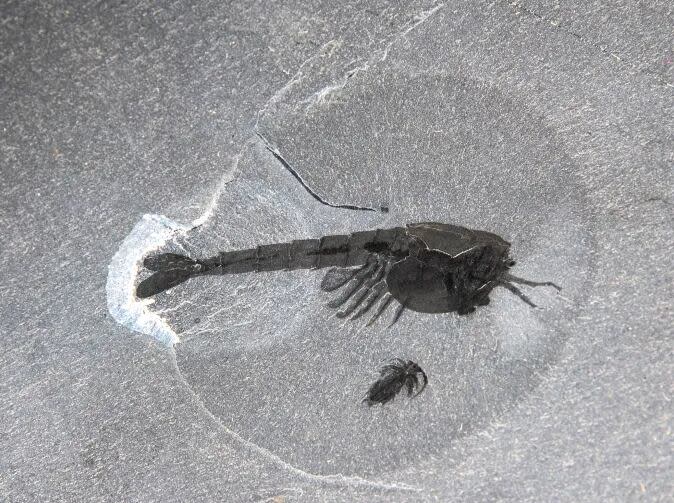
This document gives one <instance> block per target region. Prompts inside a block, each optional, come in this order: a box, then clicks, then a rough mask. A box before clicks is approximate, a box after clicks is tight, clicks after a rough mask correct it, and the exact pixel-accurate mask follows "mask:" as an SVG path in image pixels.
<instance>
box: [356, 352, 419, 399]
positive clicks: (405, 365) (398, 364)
mask: <svg viewBox="0 0 674 503" xmlns="http://www.w3.org/2000/svg"><path fill="white" fill-rule="evenodd" d="M419 374H421V378H422V379H423V384H422V385H421V388H420V389H419V391H417V392H416V393H414V390H415V389H416V388H418V387H419V378H418V377H417V375H419ZM427 384H428V377H426V373H425V372H424V371H423V370H422V369H421V367H420V366H419V365H417V364H416V363H414V362H413V361H412V360H407V361H405V360H402V359H400V358H396V359H395V360H393V361H392V362H391V363H390V364H388V365H385V366H384V367H382V369H381V371H380V375H379V379H377V380H376V381H375V383H374V384H373V385H372V386H370V389H369V390H368V391H367V395H366V396H365V398H364V399H363V402H366V403H367V404H368V405H374V404H376V403H381V404H385V403H386V402H390V401H391V400H393V399H394V398H395V396H396V395H397V394H398V393H400V390H401V389H403V386H404V387H406V388H407V395H408V396H410V397H412V398H414V397H415V396H418V395H419V394H420V393H421V392H422V391H423V390H424V388H426V385H427Z"/></svg>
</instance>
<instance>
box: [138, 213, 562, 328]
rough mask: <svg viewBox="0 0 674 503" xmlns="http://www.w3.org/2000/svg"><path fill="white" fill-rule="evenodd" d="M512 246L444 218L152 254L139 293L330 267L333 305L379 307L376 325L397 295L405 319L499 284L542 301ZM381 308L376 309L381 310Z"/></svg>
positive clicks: (468, 304)
mask: <svg viewBox="0 0 674 503" xmlns="http://www.w3.org/2000/svg"><path fill="white" fill-rule="evenodd" d="M509 251H510V243H508V242H507V241H505V240H504V239H502V238H500V237H499V236H497V235H496V234H492V233H490V232H485V231H480V230H471V229H467V228H465V227H459V226H456V225H448V224H443V223H437V222H424V223H415V224H408V225H407V226H405V227H394V228H392V229H376V230H371V231H363V232H354V233H353V234H349V235H333V236H324V237H322V238H319V239H303V240H295V241H292V242H289V243H276V244H268V245H260V246H257V247H255V248H249V249H245V250H235V251H227V252H222V253H219V254H218V255H216V256H214V257H210V258H205V259H197V258H191V257H187V256H184V255H178V254H174V253H161V254H156V255H152V256H148V257H146V258H145V260H144V266H145V267H146V268H147V269H149V270H150V271H153V274H151V275H150V276H149V277H147V278H146V279H144V280H143V281H141V282H140V284H139V285H138V287H137V289H136V295H137V296H138V297H140V298H147V297H151V296H153V295H156V294H158V293H160V292H162V291H165V290H167V289H169V288H172V287H174V286H176V285H178V284H180V283H182V282H184V281H186V280H188V279H190V278H192V277H195V276H204V275H216V274H223V275H224V274H242V273H248V272H263V271H278V270H288V271H292V270H295V269H322V268H329V270H328V271H327V273H326V275H325V277H324V278H323V281H322V283H321V288H322V289H323V290H325V291H334V290H338V289H340V288H341V289H342V291H341V292H340V294H339V295H338V296H337V297H336V298H335V299H334V300H332V301H331V302H330V303H329V304H328V305H329V306H330V307H333V308H341V309H340V310H339V311H338V313H337V316H339V317H347V316H351V317H352V318H359V317H360V316H362V315H364V314H365V313H367V312H369V311H372V316H371V318H370V321H369V322H368V325H369V324H371V323H373V322H374V321H375V320H376V319H377V318H379V316H381V314H382V313H383V312H384V311H385V310H386V309H387V307H388V306H389V305H390V304H392V301H393V300H395V301H397V303H398V309H397V310H396V313H395V315H394V316H393V322H395V321H397V319H398V318H399V317H400V315H401V313H402V312H403V310H404V309H405V308H407V309H411V310H413V311H418V312H422V313H448V312H456V313H458V314H461V315H463V314H467V313H470V312H473V311H474V310H475V308H476V307H477V306H483V305H486V304H488V303H489V294H490V292H491V291H492V290H493V289H494V288H495V287H497V286H501V287H504V288H506V289H508V290H509V291H511V292H512V293H514V294H516V295H517V296H518V297H519V298H520V299H522V300H523V301H524V302H526V303H527V304H529V305H530V306H532V307H536V306H535V305H534V303H533V302H532V301H531V300H530V299H529V298H528V297H527V296H526V295H525V294H524V293H523V292H522V291H521V290H520V289H519V288H517V287H516V286H515V283H519V284H524V285H528V286H551V287H554V288H556V289H558V290H560V288H559V287H558V286H557V285H555V284H554V283H552V282H549V281H545V282H536V281H529V280H526V279H522V278H518V277H517V276H513V275H511V274H510V272H509V270H510V268H511V267H512V266H514V265H515V261H514V260H512V259H511V258H510V257H509ZM375 306H376V307H375Z"/></svg>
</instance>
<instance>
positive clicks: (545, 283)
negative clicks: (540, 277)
mask: <svg viewBox="0 0 674 503" xmlns="http://www.w3.org/2000/svg"><path fill="white" fill-rule="evenodd" d="M503 279H505V280H508V281H512V282H513V283H519V284H520V285H528V286H551V287H553V288H556V289H557V291H559V292H561V291H562V287H560V286H559V285H556V284H555V283H553V282H552V281H530V280H528V279H524V278H519V277H517V276H513V275H511V274H506V275H505V276H504V277H503Z"/></svg>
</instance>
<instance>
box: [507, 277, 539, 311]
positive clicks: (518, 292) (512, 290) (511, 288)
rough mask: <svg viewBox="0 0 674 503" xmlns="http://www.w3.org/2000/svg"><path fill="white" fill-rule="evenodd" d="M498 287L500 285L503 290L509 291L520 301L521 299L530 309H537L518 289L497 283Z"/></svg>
mask: <svg viewBox="0 0 674 503" xmlns="http://www.w3.org/2000/svg"><path fill="white" fill-rule="evenodd" d="M499 285H501V286H502V287H503V288H505V289H507V290H509V291H511V292H512V293H514V294H515V295H517V296H518V297H519V298H520V299H522V300H523V301H524V302H526V303H527V304H529V305H530V306H531V307H537V306H536V304H534V303H533V302H531V300H530V299H529V297H527V296H526V295H524V294H523V293H522V291H521V290H520V289H519V288H517V287H516V286H515V285H511V284H510V283H504V282H499Z"/></svg>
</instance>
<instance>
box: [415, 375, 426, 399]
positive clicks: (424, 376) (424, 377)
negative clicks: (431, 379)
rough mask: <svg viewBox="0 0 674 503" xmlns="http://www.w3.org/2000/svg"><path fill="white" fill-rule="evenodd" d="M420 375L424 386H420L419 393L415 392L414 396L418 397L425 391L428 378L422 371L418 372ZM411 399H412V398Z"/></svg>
mask: <svg viewBox="0 0 674 503" xmlns="http://www.w3.org/2000/svg"><path fill="white" fill-rule="evenodd" d="M420 374H421V377H422V378H423V380H424V384H423V385H422V386H421V389H420V390H419V391H417V393H416V394H415V395H414V396H419V394H420V393H421V392H422V391H423V390H425V389H426V385H427V384H428V376H427V375H426V372H424V371H423V370H422V371H421V372H420ZM414 377H416V376H414ZM417 382H418V381H417ZM412 398H414V397H412Z"/></svg>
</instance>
